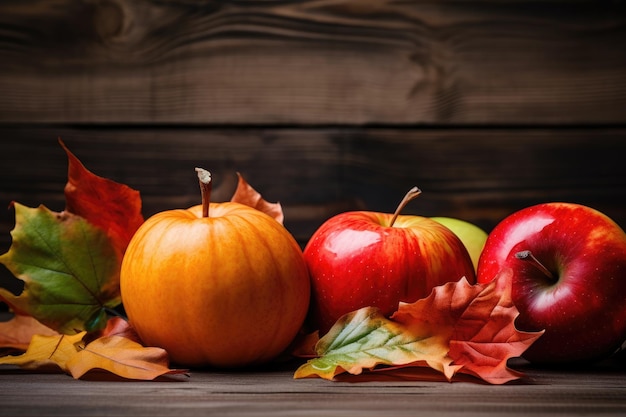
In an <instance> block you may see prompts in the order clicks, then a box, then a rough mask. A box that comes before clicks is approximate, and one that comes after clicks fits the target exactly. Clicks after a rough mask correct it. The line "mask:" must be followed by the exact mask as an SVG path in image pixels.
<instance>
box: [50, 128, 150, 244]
mask: <svg viewBox="0 0 626 417" xmlns="http://www.w3.org/2000/svg"><path fill="white" fill-rule="evenodd" d="M59 143H60V144H61V146H62V147H63V149H64V150H65V152H66V154H67V157H68V162H69V167H68V180H67V184H66V185H65V199H66V211H68V212H70V213H74V214H77V215H79V216H81V217H83V218H85V219H86V220H87V221H88V222H89V223H91V224H93V225H95V226H97V227H99V228H101V229H102V230H104V231H105V232H106V234H107V235H108V236H110V237H111V240H112V242H113V245H114V247H115V248H116V249H117V250H119V251H120V253H124V252H125V250H126V247H127V246H128V242H130V239H131V238H132V237H133V235H134V234H135V232H136V231H137V229H138V228H139V226H141V224H142V223H143V222H144V218H143V216H142V214H141V197H140V195H139V192H138V191H136V190H133V189H132V188H130V187H128V186H127V185H125V184H120V183H117V182H115V181H112V180H110V179H107V178H102V177H99V176H97V175H95V174H93V173H92V172H91V171H89V170H87V169H86V168H85V166H84V165H83V164H82V163H81V162H80V161H79V159H78V158H77V157H76V156H74V154H72V152H70V150H69V149H68V148H67V147H66V146H65V144H64V143H63V142H62V141H61V140H59Z"/></svg>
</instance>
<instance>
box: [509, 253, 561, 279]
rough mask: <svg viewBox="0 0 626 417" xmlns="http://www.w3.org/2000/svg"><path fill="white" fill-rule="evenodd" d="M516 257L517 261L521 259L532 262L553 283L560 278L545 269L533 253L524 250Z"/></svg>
mask: <svg viewBox="0 0 626 417" xmlns="http://www.w3.org/2000/svg"><path fill="white" fill-rule="evenodd" d="M515 257H516V258H517V259H521V260H522V261H528V262H530V263H531V264H532V265H533V266H535V267H536V268H537V269H539V270H540V271H541V272H543V274H544V275H545V276H546V277H548V278H549V279H550V280H551V281H553V282H556V281H558V278H557V277H555V276H554V274H553V273H552V271H550V270H549V269H548V268H546V267H545V265H544V264H542V263H541V262H540V261H539V259H537V258H536V257H535V255H533V253H532V252H531V251H529V250H523V251H520V252H517V253H516V254H515Z"/></svg>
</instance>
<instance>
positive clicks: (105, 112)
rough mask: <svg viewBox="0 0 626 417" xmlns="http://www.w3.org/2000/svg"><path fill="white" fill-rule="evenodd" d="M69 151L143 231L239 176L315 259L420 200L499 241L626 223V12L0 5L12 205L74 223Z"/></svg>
mask: <svg viewBox="0 0 626 417" xmlns="http://www.w3.org/2000/svg"><path fill="white" fill-rule="evenodd" d="M58 137H61V138H62V139H63V140H64V142H65V143H66V145H67V146H68V147H69V148H70V149H71V150H72V151H73V152H74V153H75V154H76V155H77V156H78V157H79V158H80V159H81V160H82V161H83V162H84V163H85V165H86V166H87V167H88V168H89V169H91V170H92V171H94V172H95V173H97V174H99V175H102V176H105V177H108V178H111V179H114V180H116V181H119V182H123V183H126V184H129V185H130V186H132V187H134V188H136V189H138V190H139V191H140V192H141V194H142V197H143V202H144V213H145V215H146V216H149V215H151V214H153V213H155V212H157V211H160V210H164V209H168V208H173V207H181V206H187V205H191V204H195V203H196V202H197V201H198V188H197V183H196V180H195V177H194V175H195V173H194V172H193V168H194V167H195V166H197V165H200V166H203V167H205V168H207V169H210V170H212V171H213V172H214V174H215V177H216V181H217V190H216V192H215V198H216V199H218V198H219V199H228V198H229V196H230V193H231V192H232V190H233V189H234V186H235V183H234V181H235V177H234V175H235V174H234V173H235V171H240V172H242V173H243V175H244V176H245V177H246V179H247V180H248V181H249V182H250V183H251V184H252V185H253V186H254V187H255V188H257V189H258V190H259V191H260V192H261V193H262V194H263V195H264V196H265V197H266V198H267V199H269V200H272V201H276V200H279V201H281V203H282V204H283V206H284V209H285V215H286V226H287V227H288V228H289V229H290V230H291V231H292V233H293V234H294V235H295V236H296V237H297V239H298V240H299V242H300V243H301V244H302V245H304V244H305V243H306V241H307V239H308V237H309V236H310V234H311V233H312V232H313V231H314V230H315V228H316V227H317V226H319V224H321V223H322V222H323V221H324V220H325V219H326V218H328V217H329V216H331V215H333V214H335V213H337V212H340V211H344V210H350V209H355V208H367V209H372V210H385V211H391V210H393V209H394V208H395V205H396V204H397V203H398V200H399V199H400V198H401V197H402V195H403V194H404V192H405V191H406V190H407V189H408V188H409V187H411V186H413V185H418V186H420V188H422V189H423V190H424V195H423V196H421V197H420V199H419V200H418V201H416V202H414V203H412V204H411V205H410V206H409V208H408V210H407V212H414V213H422V214H425V215H448V216H456V217H461V218H464V219H466V220H469V221H473V222H476V223H478V224H479V225H481V226H482V227H484V228H485V229H490V228H492V227H493V226H494V225H495V224H496V223H497V222H498V221H499V220H500V219H502V218H503V217H504V216H505V215H507V214H509V213H511V212H512V211H515V210H517V209H520V208H522V207H524V206H527V205H530V204H533V203H536V202H541V201H548V200H569V201H576V202H580V203H583V204H588V205H591V206H593V207H596V208H598V209H600V210H602V211H604V212H605V213H607V214H608V215H610V216H611V217H613V218H614V219H615V220H616V221H617V222H618V223H619V224H621V225H622V226H626V210H625V207H626V205H625V203H626V198H625V197H626V163H624V159H625V157H626V2H622V1H591V0H589V1H533V0H527V1H521V0H520V1H506V2H504V1H480V2H473V1H465V2H457V1H444V0H442V1H435V2H433V1H417V0H416V1H392V0H308V1H278V0H276V1H273V0H268V1H204V2H196V1H193V2H192V1H186V0H171V1H141V2H135V1H129V0H4V1H2V2H0V169H2V180H1V182H0V205H3V204H4V205H8V204H9V202H10V201H11V200H17V201H19V202H21V203H23V204H26V205H30V206H36V205H38V204H40V203H43V204H46V205H47V206H49V207H50V208H53V209H56V210H61V209H62V208H63V194H62V189H63V185H64V183H65V180H66V167H67V162H66V159H65V155H64V153H63V151H62V149H61V148H60V146H59V145H58V143H57V138H58ZM12 227H13V212H12V211H11V210H8V211H4V210H2V211H0V250H1V251H2V252H4V251H6V249H8V247H9V245H10V235H9V231H10V230H11V229H12ZM6 277H7V273H6V271H4V275H2V276H0V280H2V279H5V280H6V279H8V278H6Z"/></svg>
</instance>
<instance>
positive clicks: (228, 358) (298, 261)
mask: <svg viewBox="0 0 626 417" xmlns="http://www.w3.org/2000/svg"><path fill="white" fill-rule="evenodd" d="M204 194H205V193H204V192H203V195H204ZM207 194H208V193H207ZM203 210H204V212H205V213H204V214H207V216H204V214H203ZM207 211H208V213H207ZM120 286H121V293H122V301H123V305H124V308H125V310H126V313H127V315H128V318H129V321H130V323H131V324H132V325H133V326H134V327H135V328H136V330H137V332H138V333H139V336H140V337H141V339H142V340H143V342H144V343H145V344H147V345H151V346H159V347H161V348H163V349H165V350H167V352H168V353H169V355H170V358H171V360H172V362H174V363H176V364H179V365H184V366H189V367H197V366H215V367H242V366H246V365H251V364H260V363H264V362H267V361H269V360H271V359H273V358H275V357H276V356H277V355H279V354H280V353H281V352H282V351H283V350H284V349H285V348H287V346H288V345H289V344H290V343H291V342H292V340H293V339H294V337H295V336H296V335H297V333H298V331H299V330H300V328H301V326H302V323H303V322H304V319H305V316H306V313H307V310H308V305H309V297H310V282H309V276H308V271H307V268H306V265H305V263H304V258H303V256H302V251H301V249H300V247H299V246H298V244H297V243H296V241H295V240H294V238H293V237H292V235H291V234H290V233H289V232H288V231H287V229H286V228H285V227H284V226H283V225H281V224H280V223H278V222H277V221H276V220H274V219H273V218H271V217H270V216H268V215H266V214H264V213H262V212H260V211H258V210H256V209H253V208H251V207H248V206H245V205H242V204H238V203H231V202H227V203H210V204H209V203H208V197H206V196H205V199H204V204H203V205H200V206H195V207H191V208H189V209H187V210H169V211H164V212H161V213H158V214H156V215H154V216H152V217H151V218H149V219H148V220H146V222H145V223H144V224H143V225H142V226H141V227H140V228H139V230H137V232H136V234H135V235H134V237H133V238H132V240H131V242H130V244H129V246H128V248H127V250H126V254H125V255H124V259H123V262H122V270H121V276H120Z"/></svg>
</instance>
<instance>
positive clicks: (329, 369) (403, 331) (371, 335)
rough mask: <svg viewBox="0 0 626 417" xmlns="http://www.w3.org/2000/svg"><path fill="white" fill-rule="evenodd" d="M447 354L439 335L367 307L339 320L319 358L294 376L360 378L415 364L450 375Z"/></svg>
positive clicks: (320, 348)
mask: <svg viewBox="0 0 626 417" xmlns="http://www.w3.org/2000/svg"><path fill="white" fill-rule="evenodd" d="M447 352H448V345H447V340H445V339H442V338H441V337H438V336H437V335H436V334H432V333H429V332H420V331H416V330H415V329H409V328H407V327H405V326H403V325H401V324H399V323H396V322H393V321H391V320H389V319H387V318H385V317H384V316H383V315H382V314H381V313H380V311H379V310H378V309H376V308H373V307H364V308H361V309H359V310H357V311H355V312H352V313H349V314H347V315H345V316H343V317H342V318H340V319H339V321H337V323H335V325H334V326H333V327H332V328H331V329H330V331H329V332H328V333H327V334H326V335H325V336H324V337H322V338H321V339H320V340H319V342H318V343H317V346H316V353H317V354H318V355H319V357H317V358H314V359H311V360H309V361H308V362H307V363H305V364H304V365H302V366H301V367H300V368H299V369H298V370H297V371H296V373H295V375H294V377H295V378H304V377H311V376H319V377H321V378H324V379H333V378H334V377H335V376H336V375H338V374H340V373H343V372H348V373H350V374H353V375H358V374H360V373H361V372H362V371H364V370H370V369H373V368H374V367H376V366H377V365H393V366H398V365H407V364H413V363H416V362H425V363H427V364H428V366H430V367H432V368H434V369H437V370H440V371H441V372H443V373H444V374H446V375H451V374H453V373H454V366H453V365H452V364H451V362H452V360H451V359H450V358H449V357H448V356H447Z"/></svg>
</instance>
